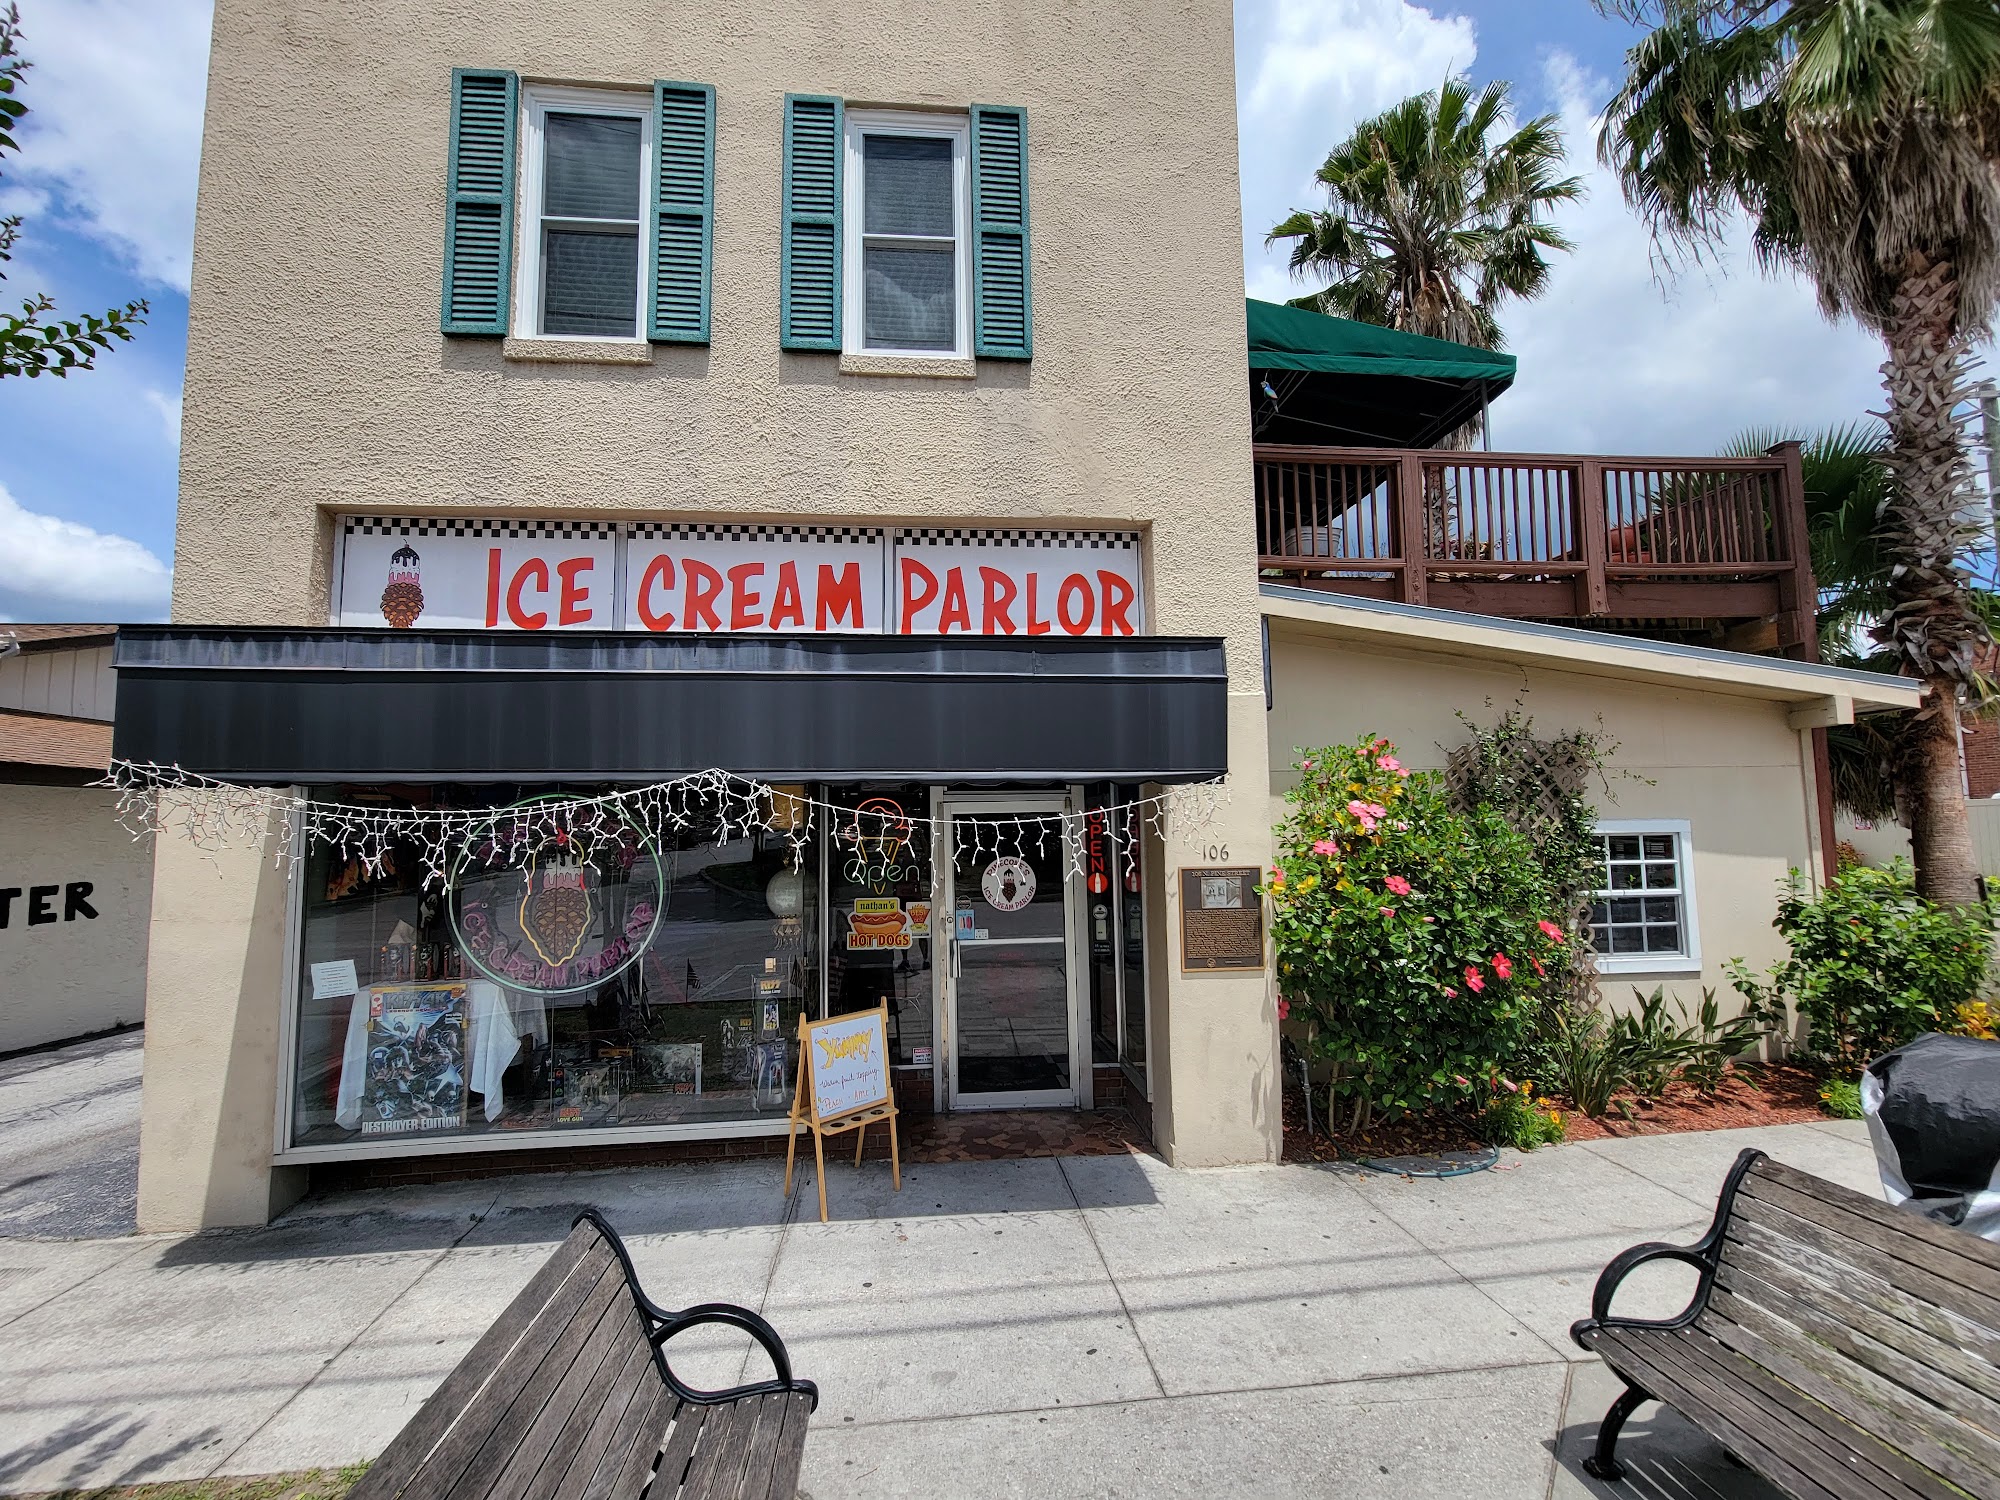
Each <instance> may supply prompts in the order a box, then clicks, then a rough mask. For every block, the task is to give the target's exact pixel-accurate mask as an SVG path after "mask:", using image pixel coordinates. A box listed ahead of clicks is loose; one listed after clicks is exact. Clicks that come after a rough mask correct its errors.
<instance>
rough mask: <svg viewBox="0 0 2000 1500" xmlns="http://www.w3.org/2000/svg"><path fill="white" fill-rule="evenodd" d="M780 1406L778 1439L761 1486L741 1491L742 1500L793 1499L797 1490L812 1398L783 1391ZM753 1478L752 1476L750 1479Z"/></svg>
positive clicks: (810, 1414) (801, 1393) (803, 1394)
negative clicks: (782, 1417)
mask: <svg viewBox="0 0 2000 1500" xmlns="http://www.w3.org/2000/svg"><path fill="white" fill-rule="evenodd" d="M779 1399H780V1400H781V1401H782V1402H783V1403H784V1412H785V1422H784V1426H783V1427H781V1428H779V1430H778V1440H777V1444H776V1446H775V1448H774V1449H773V1450H772V1454H771V1467H770V1470H769V1472H768V1473H766V1474H765V1476H764V1487H763V1489H761V1490H759V1489H758V1488H756V1486H755V1485H754V1484H753V1485H752V1486H751V1487H750V1488H748V1489H747V1490H745V1491H744V1497H745V1500H793V1497H794V1496H795V1495H797V1494H798V1491H799V1468H800V1466H801V1465H802V1464H803V1463H804V1461H805V1456H806V1423H807V1422H808V1421H810V1420H811V1418H812V1398H811V1397H810V1396H808V1395H806V1393H805V1392H804V1391H787V1392H786V1393H785V1394H784V1395H783V1396H782V1397H780V1398H779ZM752 1477H753V1479H754V1477H755V1476H752Z"/></svg>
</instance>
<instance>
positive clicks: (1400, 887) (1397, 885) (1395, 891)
mask: <svg viewBox="0 0 2000 1500" xmlns="http://www.w3.org/2000/svg"><path fill="white" fill-rule="evenodd" d="M1382 884H1383V885H1385V886H1387V887H1388V888H1389V893H1390V894H1391V895H1394V896H1407V895H1409V894H1410V882H1409V881H1407V880H1405V879H1404V878H1403V877H1402V876H1400V875H1391V876H1389V877H1388V878H1387V879H1385V880H1384V881H1383V882H1382Z"/></svg>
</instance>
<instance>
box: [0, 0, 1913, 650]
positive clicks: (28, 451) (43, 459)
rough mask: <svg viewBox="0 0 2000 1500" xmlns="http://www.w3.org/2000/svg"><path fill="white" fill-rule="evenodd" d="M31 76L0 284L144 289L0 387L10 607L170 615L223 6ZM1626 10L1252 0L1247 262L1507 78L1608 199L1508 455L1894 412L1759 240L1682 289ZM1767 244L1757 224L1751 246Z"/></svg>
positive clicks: (80, 296) (1548, 320)
mask: <svg viewBox="0 0 2000 1500" xmlns="http://www.w3.org/2000/svg"><path fill="white" fill-rule="evenodd" d="M21 3H22V10H23V16H22V22H23V26H24V28H25V31H26V47H25V50H26V52H27V55H28V56H29V57H30V58H31V59H32V60H33V61H34V63H35V65H36V66H35V70H34V71H33V72H31V73H30V74H29V76H28V80H27V82H26V84H25V86H24V89H23V95H24V97H25V99H26V101H27V103H28V105H29V106H30V109H31V111H32V113H31V114H30V116H29V118H28V122H27V128H26V130H25V131H24V133H23V147H24V152H23V156H22V157H20V158H8V159H7V160H6V161H5V162H3V163H0V213H7V212H18V213H22V214H24V215H25V216H26V219H27V222H26V224H25V226H24V233H23V239H22V242H21V244H20V245H19V247H18V248H17V251H16V255H15V259H14V261H13V264H12V265H11V266H10V267H9V268H8V269H9V272H10V275H9V278H8V280H7V282H6V283H5V284H4V286H0V292H4V293H6V294H8V295H9V296H10V297H11V298H12V299H15V300H18V299H19V298H20V297H23V296H25V295H27V294H28V293H29V292H31V291H37V290H41V291H47V292H49V293H50V294H51V295H53V296H54V297H56V298H57V300H58V302H59V303H60V304H61V306H62V307H63V308H64V309H65V310H68V311H71V312H80V311H84V310H99V309H102V308H103V307H106V306H108V305H112V304H116V303H122V302H124V301H126V300H127V299H128V298H131V297H135V296H143V297H146V298H147V299H149V300H150V301H151V303H152V316H151V318H150V319H149V321H148V323H147V326H146V327H145V328H144V329H143V330H141V331H140V334H139V337H138V339H137V341H136V342H134V343H133V344H131V345H128V346H122V347H120V348H119V349H118V350H117V351H116V352H115V353H113V354H111V355H109V356H106V357H105V359H104V361H103V363H102V364H101V366H100V367H99V369H98V370H96V371H95V372H93V373H90V374H87V375H82V376H77V377H74V378H72V379H69V380H67V381H53V380H40V381H32V382H31V381H27V380H20V379H10V380H8V381H6V382H5V383H4V385H0V619H17V620H32V619H108V620H137V619H148V618H158V617H160V616H162V615H163V614H164V613H165V611H166V607H167V594H168V588H169V574H168V569H169V567H170V565H171V560H172V554H173V525H174V496H175V486H176V467H177V460H178V449H179V424H180V389H181V368H182V364H183V362H184V358H185V352H186V330H187V290H188V276H189V259H190V242H191V236H192V231H193V221H194V186H195V174H196V168H197V164H198V158H199V150H200V125H201V95H202V87H203V82H204V78H205V75H206V67H207V32H208V22H209V4H208V0H21ZM1632 34H1633V33H1632V32H1631V31H1630V29H1629V28H1627V27H1625V26H1623V25H1621V24H1619V23H1616V22H1612V21H1607V20H1605V19H1603V18H1601V17H1599V16H1598V15H1597V13H1596V12H1595V11H1594V10H1593V9H1592V8H1591V6H1590V5H1589V3H1588V0H1461V3H1456V4H1452V3H1434V4H1432V5H1430V6H1428V7H1423V6H1418V5H1413V4H1410V3H1408V0H1238V5H1237V22H1236V38H1237V49H1236V50H1237V58H1236V67H1237V80H1238V111H1239V121H1238V123H1239V132H1240V139H1241V147H1240V160H1241V164H1242V177H1243V204H1244V209H1243V211H1244V226H1243V227H1244V260H1245V276H1246V280H1247V283H1248V287H1249V290H1250V293H1251V295H1253V296H1265V297H1271V298H1282V297H1285V296H1290V295H1295V294H1296V291H1297V290H1299V288H1295V287H1294V286H1293V285H1292V284H1291V283H1290V282H1289V280H1288V278H1287V277H1286V275H1285V272H1284V258H1283V254H1282V252H1281V251H1279V250H1270V251H1267V250H1265V249H1264V247H1263V243H1262V242H1263V235H1264V232H1265V231H1266V230H1267V229H1269V227H1270V226H1271V225H1272V224H1274V223H1276V222H1277V221H1278V220H1279V219H1280V218H1282V217H1284V215H1285V214H1286V213H1287V212H1289V211H1290V210H1291V209H1293V208H1304V207H1312V206H1316V204H1317V203H1318V201H1319V200H1318V199H1317V198H1316V197H1315V196H1314V194H1313V192H1312V186H1311V176H1312V171H1313V169H1314V167H1315V166H1317V165H1318V163H1319V161H1320V159H1321V158H1322V157H1324V156H1325V154H1326V152H1327V150H1328V148H1329V147H1331V146H1332V145H1333V144H1334V143H1335V142H1336V141H1338V140H1339V139H1340V138H1341V137H1342V136H1343V135H1345V134H1346V133H1347V131H1348V130H1349V129H1351V128H1352V126H1353V125H1354V123H1355V122H1356V121H1358V120H1360V119H1363V118H1365V117H1366V116H1368V115H1370V114H1373V113H1375V112H1377V111H1379V110H1381V109H1384V108H1386V107H1388V106H1389V105H1390V104H1393V103H1395V102H1396V101H1397V100H1398V99H1400V98H1402V97H1404V96H1405V95H1406V94H1409V93H1413V92H1420V91H1422V90H1424V89H1428V88H1432V87H1435V86H1436V84H1437V83H1438V81H1439V80H1440V79H1441V78H1443V77H1444V76H1445V75H1446V74H1447V73H1448V72H1453V71H1463V72H1468V73H1470V75H1471V76H1472V77H1473V78H1474V79H1475V80H1476V81H1479V82H1485V81H1487V80H1489V79H1494V78H1504V79H1508V80H1510V81H1512V83H1513V84H1514V86H1515V94H1516V98H1517V101H1518V105H1519V108H1520V110H1521V111H1522V112H1523V113H1540V112H1543V111H1553V112H1556V113H1557V114H1559V115H1560V116H1561V118H1562V121H1563V124H1564V127H1565V129H1566V130H1567V132H1568V135H1569V139H1570V146H1571V155H1572V164H1571V169H1572V170H1573V171H1577V172H1581V173H1584V174H1585V175H1586V176H1587V178H1588V179H1589V186H1590V189H1591V195H1590V197H1589V199H1588V200H1587V201H1586V202H1585V203H1583V204H1581V205H1579V206H1577V207H1576V208H1575V209H1574V210H1573V211H1571V212H1569V213H1566V214H1565V215H1564V216H1563V219H1562V222H1563V225H1564V227H1565V228H1566V229H1567V230H1568V231H1569V232H1570V234H1571V235H1572V237H1573V238H1574V239H1575V240H1576V241H1577V245H1578V249H1577V253H1576V254H1575V255H1573V256H1570V257H1567V258H1566V259H1565V260H1564V261H1563V262H1562V263H1561V264H1560V265H1559V266H1558V268H1557V271H1556V275H1555V278H1554V281H1553V284H1552V286H1551V290H1550V293H1549V295H1548V296H1547V297H1546V298H1545V299H1544V300H1542V301H1540V302H1538V303H1536V304H1533V305H1532V306H1531V307H1528V308H1518V307H1517V308H1515V309H1513V310H1512V311H1511V312H1509V313H1508V314H1506V315H1505V316H1504V317H1503V319H1502V322H1503V326H1504V327H1505V330H1506V332H1507V336H1508V341H1509V347H1510V348H1511V349H1512V350H1513V352H1514V353H1515V354H1517V355H1518V356H1519V357H1520V361H1521V375H1520V378H1519V380H1518V382H1517V384H1516V386H1515V388H1514V389H1513V390H1512V391H1510V392H1509V393H1508V394H1507V395H1506V396H1505V397H1504V398H1502V400H1501V401H1500V402H1499V403H1498V404H1497V405H1496V407H1495V408H1494V413H1493V417H1494V427H1495V446H1498V447H1503V448H1512V449H1530V450H1532V449H1545V450H1551V451H1557V452H1613V453H1617V452H1623V453H1656V454H1657V453H1700V452H1709V451H1713V450H1714V449H1715V448H1716V447H1717V446H1719V445H1720V444H1722V443H1724V442H1726V441H1727V440H1728V439H1729V438H1730V437H1731V436H1732V435H1734V434H1735V433H1736V432H1738V431H1740V430H1741V429H1743V428H1744V427H1747V426H1752V425H1759V426H1795V427H1796V426H1810V425H1823V424H1828V423H1834V422H1845V421H1850V420H1854V419H1856V418H1858V417H1861V416H1863V415H1864V414H1865V413H1866V412H1867V411H1868V410H1869V409H1870V408H1871V407H1878V406H1879V405H1880V404H1881V395H1880V388H1879V384H1878V380H1879V377H1878V375H1877V374H1876V367H1877V366H1878V365H1879V364H1880V362H1881V354H1880V352H1879V346H1877V345H1876V344H1875V343H1874V342H1873V341H1872V340H1871V339H1869V338H1868V337H1867V336H1866V335H1864V334H1862V333H1860V332H1859V331H1858V330H1855V329H1852V328H1833V327H1829V326H1828V325H1827V324H1826V323H1825V322H1824V321H1823V320H1822V319H1821V318H1820V317H1819V314H1818V311H1817V309H1816V308H1815V307H1814V304H1813V298H1812V294H1811V292H1810V290H1809V289H1807V288H1806V287H1804V286H1802V285H1799V284H1797V283H1795V282H1775V281H1770V280H1766V279H1764V278H1761V277H1759V276H1758V275H1757V274H1756V273H1755V272H1754V271H1752V270H1751V269H1750V267H1749V265H1748V260H1747V256H1746V255H1745V253H1744V251H1743V248H1742V244H1741V243H1739V244H1738V245H1736V246H1733V247H1731V249H1730V250H1728V251H1727V252H1726V253H1725V254H1724V255H1723V256H1722V257H1721V259H1720V260H1719V261H1718V262H1717V263H1716V264H1715V265H1714V266H1712V267H1708V268H1705V269H1703V270H1702V271H1699V272H1697V273H1693V274H1683V275H1681V276H1678V277H1676V278H1672V279H1670V280H1669V281H1667V282H1666V283H1665V284H1664V285H1663V284H1662V281H1661V278H1660V277H1659V275H1658V273H1657V268H1656V266H1655V265H1654V263H1653V260H1652V256H1651V254H1650V244H1649V242H1648V239H1647V235H1646V232H1645V230H1644V229H1643V228H1642V227H1641V226H1640V225H1638V224H1637V223H1636V222H1635V221H1634V220H1633V219H1632V218H1631V216H1630V215H1629V214H1628V213H1627V212H1626V211H1625V209H1624V207H1623V205H1622V203H1621V202H1620V200H1619V197H1618V193H1617V189H1616V186H1615V184H1613V183H1611V182H1610V181H1609V180H1608V179H1607V178H1606V177H1605V175H1604V174H1603V173H1602V172H1601V171H1599V170H1598V169H1597V168H1596V166H1595V163H1594V160H1593V159H1592V143H1591V140H1590V126H1591V118H1592V116H1593V114H1594V112H1595V111H1596V110H1597V109H1599V108H1601V107H1602V105H1603V102H1604V100H1605V98H1606V97H1608V95H1609V93H1610V90H1611V87H1612V80H1613V79H1615V78H1616V76H1617V74H1618V71H1619V67H1620V59H1621V57H1622V54H1623V51H1624V48H1625V47H1626V45H1628V43H1629V40H1630V38H1631V36H1632ZM1739 238H1740V239H1746V240H1747V237H1739Z"/></svg>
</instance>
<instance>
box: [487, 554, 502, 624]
mask: <svg viewBox="0 0 2000 1500" xmlns="http://www.w3.org/2000/svg"><path fill="white" fill-rule="evenodd" d="M499 623H500V549H499V548H498V547H488V548H487V549H486V628H487V629H488V630H491V629H493V628H494V627H495V626H496V625H498V624H499Z"/></svg>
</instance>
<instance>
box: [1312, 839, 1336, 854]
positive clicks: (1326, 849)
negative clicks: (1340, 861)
mask: <svg viewBox="0 0 2000 1500" xmlns="http://www.w3.org/2000/svg"><path fill="white" fill-rule="evenodd" d="M1339 851H1340V845H1338V844H1336V843H1335V842H1334V841H1333V840H1332V839H1315V840H1313V853H1315V854H1336V853H1338V852H1339Z"/></svg>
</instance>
